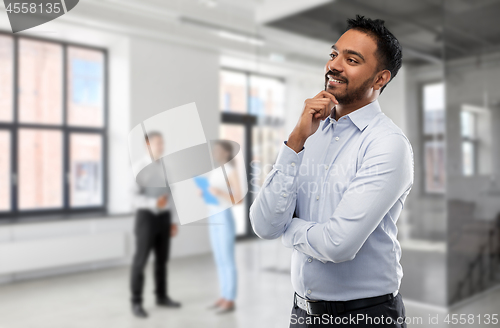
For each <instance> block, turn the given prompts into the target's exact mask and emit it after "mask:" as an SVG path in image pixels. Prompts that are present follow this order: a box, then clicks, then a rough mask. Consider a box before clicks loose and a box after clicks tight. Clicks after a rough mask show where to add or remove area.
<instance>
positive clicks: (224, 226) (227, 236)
mask: <svg viewBox="0 0 500 328" xmlns="http://www.w3.org/2000/svg"><path fill="white" fill-rule="evenodd" d="M208 222H209V224H210V225H209V230H210V241H211V244H212V251H213V255H214V260H215V264H216V265H217V273H218V276H219V288H220V296H221V297H222V298H225V299H226V300H230V301H233V300H234V299H235V298H236V289H237V288H236V286H237V274H236V262H235V258H234V243H235V239H236V227H235V223H234V217H233V212H232V210H231V208H228V209H227V210H225V211H222V212H219V213H216V214H213V215H211V216H210V217H209V218H208Z"/></svg>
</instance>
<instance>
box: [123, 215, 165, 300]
mask: <svg viewBox="0 0 500 328" xmlns="http://www.w3.org/2000/svg"><path fill="white" fill-rule="evenodd" d="M170 220H171V219H170V212H162V213H159V214H154V213H153V212H150V211H148V210H138V211H137V213H136V217H135V227H134V228H135V229H134V230H135V245H136V249H135V254H134V259H133V263H132V272H131V279H130V286H131V290H132V302H133V303H142V291H143V288H144V269H145V268H146V263H147V260H148V256H149V253H150V251H151V250H153V251H154V253H155V263H154V281H155V294H156V297H157V298H163V297H166V296H167V295H168V294H167V261H168V257H169V251H170V223H171V222H170Z"/></svg>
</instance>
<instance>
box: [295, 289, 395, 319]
mask: <svg viewBox="0 0 500 328" xmlns="http://www.w3.org/2000/svg"><path fill="white" fill-rule="evenodd" d="M393 298H394V295H393V294H387V295H382V296H376V297H369V298H360V299H357V300H351V301H313V300H308V299H305V298H303V297H300V296H299V295H297V293H295V297H294V304H295V306H297V307H299V308H301V309H302V310H304V311H306V312H307V314H309V315H316V316H321V315H323V314H330V315H335V314H342V313H344V312H348V311H353V310H359V309H362V308H367V307H370V306H375V305H378V304H382V303H385V302H387V301H390V300H392V299H393Z"/></svg>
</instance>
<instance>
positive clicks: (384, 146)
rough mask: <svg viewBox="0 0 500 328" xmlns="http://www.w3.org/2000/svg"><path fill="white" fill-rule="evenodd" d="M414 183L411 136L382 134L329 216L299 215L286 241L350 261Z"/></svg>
mask: <svg viewBox="0 0 500 328" xmlns="http://www.w3.org/2000/svg"><path fill="white" fill-rule="evenodd" d="M412 185H413V154H412V149H411V146H410V143H409V142H408V140H407V139H406V137H404V136H403V135H400V134H390V135H387V136H385V137H382V138H379V139H378V140H376V141H373V142H372V144H371V145H369V146H368V148H367V151H366V154H365V156H364V157H363V163H362V164H361V167H360V169H359V170H358V172H357V173H356V175H355V177H354V179H353V180H352V181H351V183H350V185H349V187H348V188H347V190H346V191H345V193H344V195H343V196H342V199H341V201H340V202H339V205H338V206H337V208H336V209H335V211H334V213H333V214H332V215H331V216H330V218H329V220H326V222H323V223H317V222H311V221H309V220H303V219H300V218H294V219H293V220H291V222H290V224H289V225H287V227H286V231H285V233H284V234H283V236H282V242H283V244H284V245H285V246H287V247H293V248H294V249H296V250H298V251H300V252H302V253H304V254H307V255H309V256H312V257H315V258H317V259H319V260H321V261H322V262H326V261H331V262H335V263H337V262H344V261H350V260H352V259H354V257H355V256H356V254H357V253H358V251H359V250H360V248H361V247H362V246H363V244H364V243H365V241H366V240H367V239H368V237H369V236H370V234H371V233H372V232H373V231H374V230H375V228H376V227H377V226H378V225H379V224H380V222H381V221H382V219H383V218H384V216H385V215H386V214H387V213H388V212H389V210H390V209H391V208H392V207H393V206H394V204H395V203H396V202H398V201H401V197H402V196H403V195H404V194H405V193H406V194H407V193H409V191H410V189H411V187H412ZM401 206H402V204H401ZM313 221H319V220H313Z"/></svg>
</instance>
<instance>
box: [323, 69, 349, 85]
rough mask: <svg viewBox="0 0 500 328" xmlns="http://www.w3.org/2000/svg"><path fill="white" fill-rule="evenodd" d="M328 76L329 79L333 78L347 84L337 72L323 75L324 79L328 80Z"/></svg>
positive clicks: (345, 79)
mask: <svg viewBox="0 0 500 328" xmlns="http://www.w3.org/2000/svg"><path fill="white" fill-rule="evenodd" d="M328 75H330V76H331V77H333V78H334V79H335V80H339V81H342V82H345V83H348V82H349V81H348V80H347V78H345V77H344V76H342V75H340V72H339V71H328V72H327V73H326V74H325V78H327V79H328Z"/></svg>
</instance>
